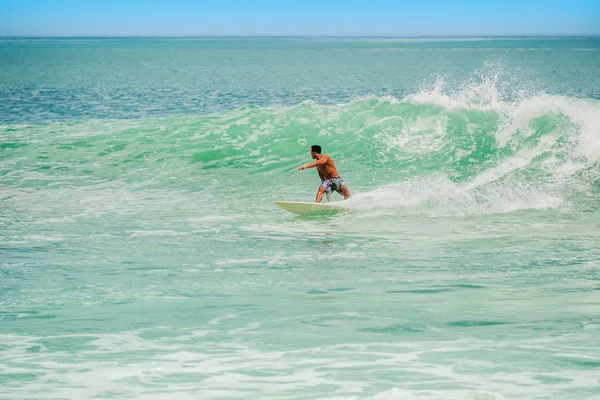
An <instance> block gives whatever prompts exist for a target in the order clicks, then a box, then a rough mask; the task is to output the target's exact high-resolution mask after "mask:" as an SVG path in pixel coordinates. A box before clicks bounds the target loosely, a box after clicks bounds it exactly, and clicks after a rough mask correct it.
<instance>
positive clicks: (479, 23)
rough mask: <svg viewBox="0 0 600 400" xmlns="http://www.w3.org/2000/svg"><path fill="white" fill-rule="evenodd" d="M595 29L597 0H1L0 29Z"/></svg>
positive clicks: (85, 32)
mask: <svg viewBox="0 0 600 400" xmlns="http://www.w3.org/2000/svg"><path fill="white" fill-rule="evenodd" d="M599 34H600V0H478V1H474V0H410V1H408V0H362V1H355V0H301V1H297V0H212V1H204V0H195V1H192V0H168V1H167V0H94V1H92V0H0V36H461V35H466V36H471V35H599Z"/></svg>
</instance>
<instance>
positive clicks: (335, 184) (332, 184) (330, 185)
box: [321, 176, 346, 198]
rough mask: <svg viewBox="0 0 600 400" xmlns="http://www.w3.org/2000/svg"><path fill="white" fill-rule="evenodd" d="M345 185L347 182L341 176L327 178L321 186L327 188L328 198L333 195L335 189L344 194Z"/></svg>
mask: <svg viewBox="0 0 600 400" xmlns="http://www.w3.org/2000/svg"><path fill="white" fill-rule="evenodd" d="M344 186H346V184H345V183H344V181H343V180H342V178H340V177H339V176H338V177H337V178H329V179H325V180H324V181H323V183H322V184H321V187H322V188H323V189H325V194H326V195H327V198H329V197H331V193H333V191H334V190H335V191H336V192H338V193H339V194H341V195H342V196H343V195H344V192H342V187H344Z"/></svg>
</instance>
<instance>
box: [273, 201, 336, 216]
mask: <svg viewBox="0 0 600 400" xmlns="http://www.w3.org/2000/svg"><path fill="white" fill-rule="evenodd" d="M336 203H339V202H333V203H308V202H304V201H276V202H275V204H277V205H278V206H279V207H281V208H283V209H284V210H286V211H289V212H292V213H294V214H298V215H323V214H335V213H337V212H340V211H341V210H342V209H343V208H342V207H340V206H339V205H338V204H336Z"/></svg>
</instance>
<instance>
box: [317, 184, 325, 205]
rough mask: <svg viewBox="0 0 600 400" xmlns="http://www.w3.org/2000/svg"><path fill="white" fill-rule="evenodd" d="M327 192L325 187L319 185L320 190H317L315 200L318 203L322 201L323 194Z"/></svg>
mask: <svg viewBox="0 0 600 400" xmlns="http://www.w3.org/2000/svg"><path fill="white" fill-rule="evenodd" d="M324 194H325V189H324V188H323V187H321V186H319V191H318V192H317V199H316V200H315V202H316V203H320V202H321V200H323V195H324Z"/></svg>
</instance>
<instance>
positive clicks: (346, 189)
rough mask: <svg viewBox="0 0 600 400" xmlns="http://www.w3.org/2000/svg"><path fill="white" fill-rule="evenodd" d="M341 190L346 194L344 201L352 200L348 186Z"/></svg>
mask: <svg viewBox="0 0 600 400" xmlns="http://www.w3.org/2000/svg"><path fill="white" fill-rule="evenodd" d="M340 189H342V192H343V193H344V200H346V199H349V198H350V190H348V188H347V187H346V185H344V186H342V187H341V188H340Z"/></svg>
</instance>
